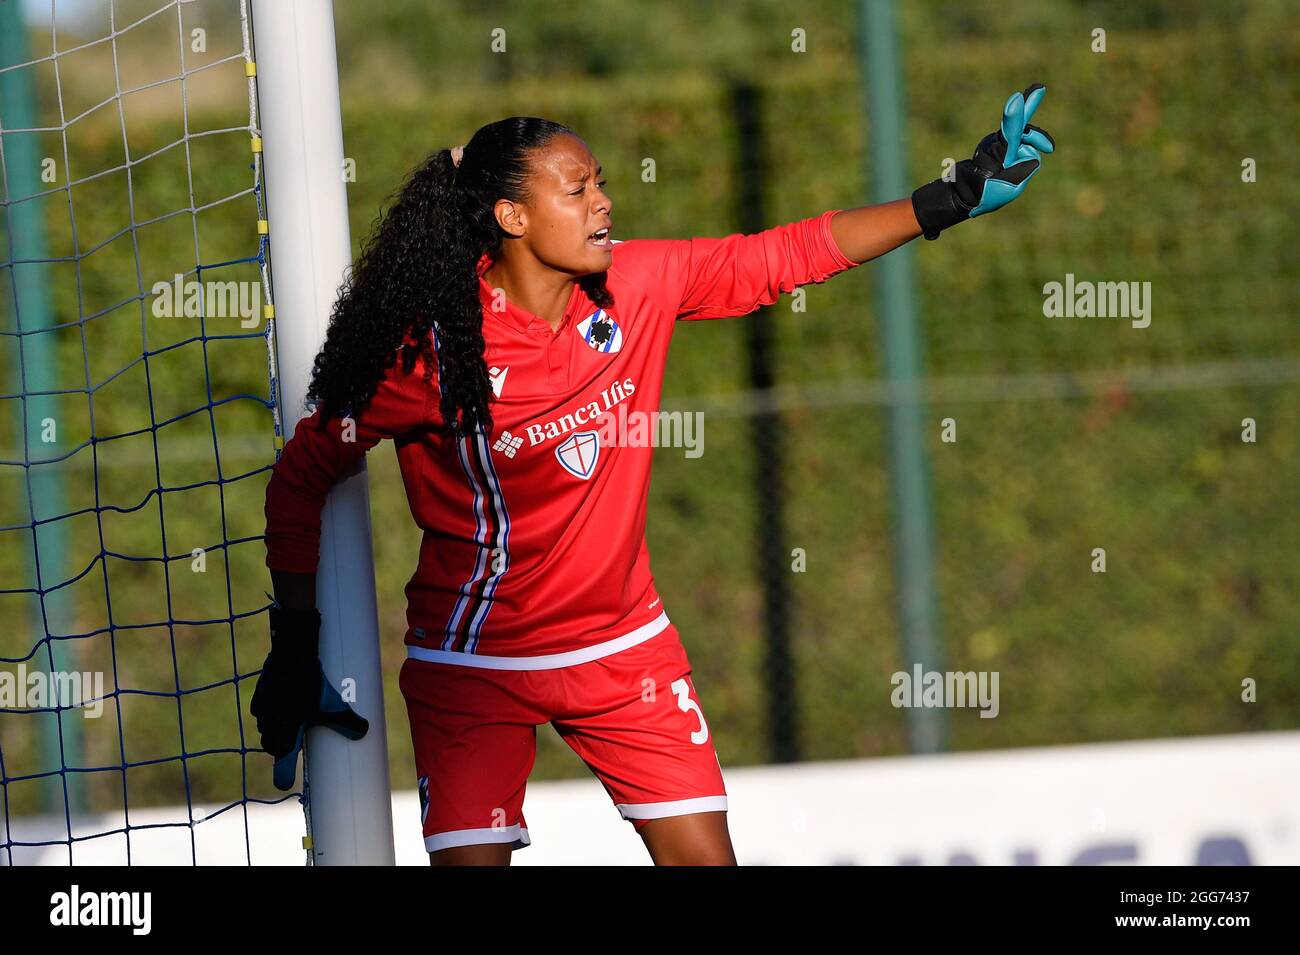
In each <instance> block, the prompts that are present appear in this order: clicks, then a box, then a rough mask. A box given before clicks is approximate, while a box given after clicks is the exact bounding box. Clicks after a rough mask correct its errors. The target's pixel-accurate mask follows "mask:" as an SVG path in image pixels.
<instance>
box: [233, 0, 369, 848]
mask: <svg viewBox="0 0 1300 955" xmlns="http://www.w3.org/2000/svg"><path fill="white" fill-rule="evenodd" d="M252 13H253V40H254V54H255V56H256V69H257V92H258V105H259V112H260V118H261V128H262V137H263V141H264V146H263V149H264V153H263V155H264V161H265V169H264V171H265V181H266V201H267V218H268V222H269V239H270V247H271V263H272V282H273V285H272V287H273V290H274V301H275V332H274V337H275V341H276V343H277V347H276V354H277V360H278V364H279V382H280V394H279V397H278V400H279V404H280V407H281V409H282V412H283V415H282V420H283V426H284V432H285V437H286V440H287V439H288V438H289V437H290V436H291V435H292V434H293V430H294V426H295V423H296V422H297V419H298V417H299V416H300V415H301V414H302V413H303V411H304V400H305V396H306V393H307V386H308V383H309V381H310V378H311V369H312V362H313V359H314V358H315V356H316V354H317V352H318V351H319V350H320V347H321V344H322V343H323V342H324V340H325V330H326V328H327V326H328V323H329V316H330V311H331V307H332V305H333V303H334V300H335V297H336V295H337V293H338V290H339V286H340V284H341V283H342V281H343V278H344V274H345V271H346V270H347V268H348V266H349V265H350V264H351V238H350V235H349V230H348V215H347V190H346V186H345V184H344V179H343V129H342V117H341V111H340V107H339V84H338V67H337V62H336V57H335V45H334V11H333V4H332V0H253V5H252ZM316 602H317V606H318V607H319V608H320V611H321V618H322V627H321V646H320V655H321V663H322V665H323V666H324V669H325V673H326V676H327V677H328V678H329V679H330V680H332V681H334V682H335V684H336V685H337V684H338V683H339V682H340V681H342V680H344V679H347V680H351V681H354V685H355V687H356V701H355V702H354V703H353V704H352V705H353V708H354V709H355V710H356V711H357V712H358V713H359V714H361V715H362V716H364V717H365V718H366V719H367V720H369V721H370V731H369V732H368V733H367V734H366V736H365V738H364V739H361V740H358V741H355V742H350V741H348V740H345V739H344V738H343V737H342V736H340V735H338V734H337V733H334V732H332V731H330V730H325V729H313V730H311V731H310V732H309V733H308V736H307V751H306V757H305V763H304V767H305V768H304V770H303V772H304V779H303V792H304V795H305V796H307V802H308V814H309V815H308V839H307V843H308V847H309V849H310V851H311V854H312V858H313V861H314V863H315V864H317V865H392V864H394V855H393V819H392V809H391V794H390V792H389V785H388V749H387V732H386V728H385V725H384V694H383V683H382V676H381V673H380V657H379V628H378V622H377V610H376V602H375V580H374V563H373V559H372V553H371V537H370V500H369V494H368V491H367V483H366V469H365V462H364V460H363V461H362V463H361V464H360V465H359V466H358V467H357V469H356V470H355V471H353V472H352V473H350V474H349V475H347V476H346V477H345V478H344V479H343V480H342V481H340V483H339V484H338V485H337V486H336V487H335V488H334V490H333V492H332V493H331V494H330V496H329V499H328V501H327V503H326V505H325V510H324V513H323V514H322V516H321V556H320V568H319V571H318V573H317V576H316Z"/></svg>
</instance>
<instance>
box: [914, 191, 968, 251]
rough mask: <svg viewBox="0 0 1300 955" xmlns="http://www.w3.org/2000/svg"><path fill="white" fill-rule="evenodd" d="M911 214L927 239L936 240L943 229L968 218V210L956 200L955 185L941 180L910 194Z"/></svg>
mask: <svg viewBox="0 0 1300 955" xmlns="http://www.w3.org/2000/svg"><path fill="white" fill-rule="evenodd" d="M912 212H913V213H914V214H915V215H916V221H917V222H918V223H919V224H920V226H921V233H922V234H923V235H924V236H925V237H926V238H927V239H937V238H939V233H940V232H942V231H943V230H944V229H949V228H951V227H952V226H955V225H956V224H957V223H958V222H963V221H965V220H966V219H968V218H970V210H969V209H968V208H966V207H965V206H964V205H963V204H962V203H961V201H960V200H959V199H958V198H957V190H956V188H955V184H954V183H951V182H944V180H942V179H936V180H934V182H927V183H926V184H925V185H924V186H921V187H920V188H919V189H917V190H916V191H915V192H913V193H912Z"/></svg>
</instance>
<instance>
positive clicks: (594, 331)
mask: <svg viewBox="0 0 1300 955" xmlns="http://www.w3.org/2000/svg"><path fill="white" fill-rule="evenodd" d="M578 334H579V335H581V336H582V340H583V341H584V342H586V343H587V344H588V345H590V346H591V347H592V348H594V349H596V351H599V352H607V353H612V352H616V351H618V350H619V349H620V348H622V347H623V329H622V328H620V327H619V324H618V322H616V321H614V318H613V316H611V315H610V314H609V312H607V311H605V310H604V309H603V308H598V309H596V310H595V311H594V312H592V313H591V314H590V315H588V316H587V317H586V318H584V319H583V320H582V321H581V322H579V323H578Z"/></svg>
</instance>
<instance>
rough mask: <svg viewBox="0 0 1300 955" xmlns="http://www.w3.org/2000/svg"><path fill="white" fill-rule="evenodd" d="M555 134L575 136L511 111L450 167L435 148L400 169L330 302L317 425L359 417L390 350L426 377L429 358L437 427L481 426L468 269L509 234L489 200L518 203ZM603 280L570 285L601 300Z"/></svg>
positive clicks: (314, 390)
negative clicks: (400, 178)
mask: <svg viewBox="0 0 1300 955" xmlns="http://www.w3.org/2000/svg"><path fill="white" fill-rule="evenodd" d="M561 133H568V134H571V135H576V134H574V133H573V131H572V130H571V129H569V128H568V127H567V126H564V125H562V124H560V123H555V122H552V121H550V120H546V119H537V118H536V117H531V116H513V117H511V118H509V119H503V120H499V121H497V122H495V123H490V124H489V125H487V126H484V127H483V128H481V129H480V130H478V132H476V133H475V134H474V135H473V136H472V137H471V138H470V140H469V142H468V143H467V144H466V145H465V150H464V153H463V155H462V156H461V162H460V166H459V167H457V166H456V165H455V164H454V163H453V162H452V158H451V150H450V149H441V150H439V151H438V152H436V153H434V154H432V155H431V156H430V157H429V158H428V159H427V160H425V161H424V162H423V163H422V164H421V165H420V166H418V167H416V168H415V169H414V170H413V171H412V172H411V173H410V175H409V176H408V177H407V179H406V181H405V182H404V183H403V185H402V187H401V189H400V190H399V191H398V193H397V198H396V201H395V202H393V204H392V205H391V207H390V208H388V209H387V210H386V211H384V212H381V213H380V216H379V218H378V219H377V220H376V221H375V224H374V225H373V227H372V229H371V233H370V235H369V236H368V237H367V239H366V241H365V243H364V245H363V247H362V252H361V255H360V257H359V258H358V259H357V261H356V263H355V264H354V265H353V267H352V268H351V269H350V270H349V272H348V275H347V277H346V279H345V281H344V283H343V285H342V286H341V288H340V292H339V298H338V300H337V301H336V302H335V304H334V308H333V312H332V313H331V316H330V324H329V330H328V332H327V333H326V337H325V345H324V347H323V348H322V349H321V351H320V354H318V355H317V356H316V360H315V363H314V365H313V368H312V380H311V385H310V387H309V388H308V389H307V398H308V399H309V400H311V401H316V402H318V406H319V407H320V408H321V415H320V423H321V425H322V426H324V425H325V423H326V422H328V421H329V419H330V418H332V417H343V416H345V415H353V416H355V415H359V414H361V413H362V412H363V411H364V410H365V409H366V407H367V406H368V405H369V404H370V401H371V400H372V399H373V398H374V396H375V392H376V391H377V390H378V388H379V382H380V380H381V379H382V378H383V376H384V374H385V373H386V372H387V371H388V369H390V368H392V367H393V365H394V363H395V362H396V361H397V355H398V350H399V348H400V350H401V358H402V370H403V372H404V373H406V374H410V373H411V371H412V370H413V369H414V367H415V362H416V359H417V357H422V358H423V359H424V363H425V381H426V382H431V379H432V375H433V369H434V367H435V364H436V367H437V369H438V378H439V380H438V387H439V390H440V393H441V404H440V407H441V410H442V418H443V421H444V423H445V428H446V430H448V431H450V432H451V433H452V434H456V435H463V434H466V433H468V432H472V431H473V430H475V428H476V427H482V429H483V430H484V432H485V433H490V432H491V430H492V414H491V410H490V408H489V401H490V400H491V399H492V386H491V381H490V379H489V378H488V370H487V363H486V361H484V358H483V306H482V302H481V300H480V298H479V282H478V273H477V271H476V266H477V264H478V262H479V259H480V258H481V257H482V255H483V253H484V252H488V253H491V254H492V256H493V257H494V258H495V257H496V256H497V255H498V253H499V252H500V251H501V247H502V243H503V242H504V240H505V239H506V237H507V233H506V232H505V231H504V230H502V229H501V227H500V226H499V225H498V224H497V221H496V218H495V215H494V214H493V207H494V205H495V203H496V201H497V200H498V199H500V198H506V199H510V200H511V201H514V202H524V201H527V199H528V189H527V182H528V178H529V174H530V162H531V159H532V158H533V154H534V153H535V152H536V151H539V150H542V149H544V148H545V147H546V145H547V144H548V143H549V142H550V141H551V139H552V138H554V137H555V136H557V135H560V134H561ZM390 198H391V197H390ZM604 278H605V274H604V273H603V272H602V273H599V274H598V275H596V276H584V277H583V278H582V279H580V280H579V282H580V284H581V285H582V286H583V288H584V289H585V290H586V291H587V293H588V294H589V295H590V296H591V297H592V300H593V301H594V302H595V303H596V304H597V305H599V306H601V307H608V305H609V304H611V300H610V298H609V295H608V292H607V291H606V289H605V285H604ZM435 324H436V334H437V343H436V344H437V356H436V360H435V356H434V354H433V346H434V342H433V336H432V335H430V331H431V329H433V328H434V326H435ZM408 336H409V337H410V338H411V341H407V337H408Z"/></svg>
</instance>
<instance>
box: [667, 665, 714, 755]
mask: <svg viewBox="0 0 1300 955" xmlns="http://www.w3.org/2000/svg"><path fill="white" fill-rule="evenodd" d="M672 691H673V693H675V694H676V695H677V708H678V709H679V710H681V711H682V712H683V713H689V712H690V711H691V710H694V711H695V715H696V716H698V717H699V718H700V728H699V729H697V730H694V731H692V732H691V742H692V743H695V744H697V745H698V744H700V743H703V742H705V741H706V740H707V739H708V738H709V724H708V723H706V722H704V711H703V710H701V709H700V705H699V704H698V703H696V702H695V701H694V700H692V699H691V685H690V684H689V683H687V682H686V677H682V678H681V679H680V680H674V681H673V684H672Z"/></svg>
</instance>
